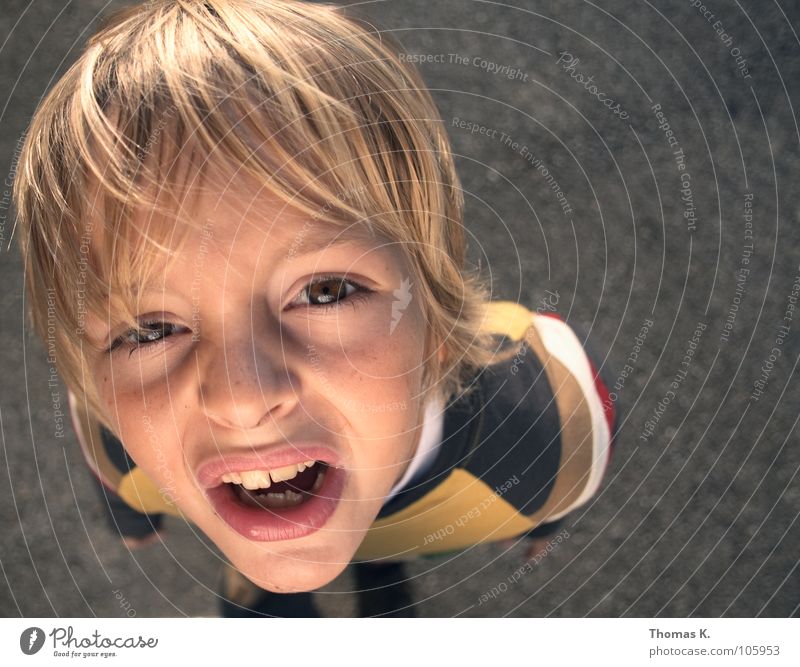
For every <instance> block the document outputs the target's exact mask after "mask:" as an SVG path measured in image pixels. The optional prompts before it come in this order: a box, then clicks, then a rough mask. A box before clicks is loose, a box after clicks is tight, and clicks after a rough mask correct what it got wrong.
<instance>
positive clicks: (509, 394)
mask: <svg viewBox="0 0 800 667" xmlns="http://www.w3.org/2000/svg"><path fill="white" fill-rule="evenodd" d="M489 312H490V317H489V318H487V319H488V320H489V321H490V322H491V323H492V327H493V328H492V330H493V331H495V332H497V333H499V334H501V335H505V336H508V337H509V338H510V339H511V340H513V341H516V342H518V343H521V345H519V349H518V351H517V353H516V354H515V355H514V357H513V358H511V359H509V360H507V361H504V362H502V363H500V364H497V365H492V366H489V367H487V368H486V369H484V373H483V377H482V381H481V389H482V398H483V401H484V410H483V412H484V415H485V420H486V423H485V424H484V426H483V428H482V437H481V441H480V442H479V443H478V444H477V446H476V448H475V450H474V452H472V454H471V456H470V459H469V461H468V463H467V468H468V470H469V471H470V472H471V473H472V474H474V475H475V476H477V477H480V478H482V479H484V480H485V481H486V482H487V483H488V484H489V485H490V486H491V487H493V488H508V489H509V491H508V494H507V496H506V499H507V500H508V501H509V502H511V503H512V504H513V505H514V506H515V507H517V508H518V509H519V511H520V512H522V513H524V514H526V515H528V516H530V517H531V518H533V519H535V521H536V522H537V523H538V522H541V521H544V520H551V521H552V520H555V519H558V518H560V517H562V516H564V515H565V514H567V513H568V512H569V511H571V510H572V509H575V508H576V507H578V506H580V505H582V504H583V503H585V502H587V501H588V500H589V498H591V496H592V495H593V494H594V493H595V492H596V491H597V490H598V488H599V486H600V483H601V481H602V478H603V475H604V472H605V469H606V466H607V463H608V460H609V456H610V446H611V440H612V435H613V429H614V426H615V421H616V415H615V414H614V413H613V405H611V404H610V402H609V401H608V400H607V399H608V392H607V390H606V383H605V382H604V381H603V380H602V379H601V376H600V374H599V373H598V372H597V367H600V366H602V365H603V364H602V363H601V361H600V360H599V359H598V357H597V355H596V354H594V353H593V352H591V351H589V349H588V346H587V344H586V339H585V336H582V334H581V333H580V332H578V331H576V329H575V328H573V326H571V325H570V324H568V323H567V322H565V321H564V320H563V319H562V318H561V317H559V316H558V315H557V314H555V313H553V312H547V313H538V312H532V311H530V310H529V309H527V308H524V307H523V306H520V305H519V304H516V303H513V302H493V303H492V304H490V310H489ZM593 357H594V359H593ZM520 473H521V474H522V477H521V476H520ZM515 475H516V478H515ZM523 477H524V478H523ZM514 479H519V480H520V483H519V484H516V483H514V482H513V481H512V482H511V483H509V480H514Z"/></svg>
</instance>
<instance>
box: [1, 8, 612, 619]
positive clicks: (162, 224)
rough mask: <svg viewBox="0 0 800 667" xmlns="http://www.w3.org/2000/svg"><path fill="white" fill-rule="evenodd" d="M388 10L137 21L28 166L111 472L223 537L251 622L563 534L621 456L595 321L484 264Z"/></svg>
mask: <svg viewBox="0 0 800 667" xmlns="http://www.w3.org/2000/svg"><path fill="white" fill-rule="evenodd" d="M369 28H370V27H369V26H367V25H366V24H362V23H361V22H358V21H356V20H354V19H351V18H347V17H345V16H344V15H343V14H342V12H341V10H339V9H338V8H336V7H333V6H328V5H322V4H309V3H301V2H286V1H277V0H211V1H209V2H200V1H199V0H156V1H153V2H148V3H146V4H143V5H140V6H136V7H134V8H131V9H128V10H126V11H124V12H122V13H119V14H117V15H115V17H114V18H113V19H112V20H111V21H110V22H109V23H108V24H107V25H106V26H105V27H104V28H103V29H102V30H101V31H100V32H99V33H97V34H96V35H95V36H94V37H92V39H91V40H90V41H89V45H88V47H87V49H86V51H85V53H84V54H83V55H82V57H81V58H80V59H79V60H78V62H77V63H76V64H75V65H74V66H73V67H72V68H71V69H70V70H69V71H68V72H67V74H66V75H65V76H64V77H63V78H62V79H61V81H59V83H58V84H57V85H56V86H55V87H54V88H53V90H52V91H51V92H50V93H49V94H48V96H47V98H46V99H45V100H44V101H43V103H42V105H41V107H40V108H39V109H38V110H37V113H36V115H35V117H34V119H33V121H32V124H31V129H30V132H29V135H28V137H27V140H26V142H25V147H24V149H23V153H22V155H21V159H20V165H21V166H20V170H19V176H18V180H17V182H16V184H15V203H16V206H17V211H18V214H19V221H20V224H21V228H22V238H21V245H22V251H23V254H24V259H25V265H26V274H27V285H28V289H29V299H30V303H31V304H32V317H33V321H34V325H35V326H36V328H37V330H38V331H39V333H40V334H41V335H43V336H44V335H45V332H48V318H52V317H53V316H54V317H55V319H56V322H57V326H56V327H55V328H54V329H55V330H54V332H53V335H52V336H50V337H49V338H48V340H49V341H50V340H52V346H53V348H54V351H55V357H56V360H57V363H58V364H59V369H60V372H61V375H62V377H63V379H64V381H65V383H66V384H67V386H68V388H69V390H70V394H71V406H72V414H73V422H74V424H75V426H76V431H77V432H78V437H79V440H80V441H81V443H82V446H83V448H84V451H85V452H86V455H87V460H88V462H89V464H90V466H91V467H92V469H93V470H94V472H95V473H96V474H97V476H98V478H99V479H100V481H101V482H102V483H103V485H104V489H106V493H107V497H108V498H109V503H110V504H111V505H112V507H114V506H116V507H117V508H121V507H123V506H127V507H128V508H131V509H132V510H135V511H136V512H137V514H133V515H129V518H128V523H127V524H126V525H120V526H119V527H120V529H121V531H122V532H123V534H126V535H128V536H129V538H130V539H131V540H138V541H141V540H142V539H144V540H145V541H146V540H147V537H146V534H147V533H148V532H152V531H153V530H154V529H156V528H157V526H158V522H159V520H160V518H159V517H160V515H161V513H163V512H170V513H172V514H174V515H176V516H179V517H181V518H183V519H186V520H189V521H191V522H193V523H194V524H195V525H196V526H197V527H198V528H200V529H201V530H202V531H203V532H204V533H206V534H207V535H208V536H209V537H210V538H211V539H212V541H213V542H214V543H215V544H216V545H217V546H218V547H219V548H220V549H221V551H222V552H223V554H224V555H225V557H226V558H227V559H228V560H229V561H230V563H231V566H232V567H231V569H230V570H229V571H228V574H227V575H226V589H225V590H226V593H228V594H229V596H232V597H233V598H234V599H233V600H230V601H229V602H228V606H224V607H223V613H225V614H227V615H237V614H240V613H247V612H248V610H249V609H254V610H255V611H257V612H260V613H264V614H270V615H301V616H302V615H313V614H314V613H315V610H314V609H313V606H312V604H311V597H310V594H309V591H312V590H313V589H315V588H318V587H320V586H323V585H324V584H326V583H328V582H330V581H331V580H332V579H334V578H335V577H336V576H338V574H339V573H341V571H342V570H343V569H344V568H345V567H346V566H347V565H348V564H349V563H350V562H351V561H353V560H354V559H355V560H356V561H357V562H359V563H360V565H359V566H358V567H359V569H358V571H357V572H358V573H359V581H360V582H363V583H366V584H370V583H372V584H375V582H377V583H378V585H367V586H365V587H366V588H368V589H370V590H374V589H376V588H378V586H379V585H383V583H386V582H396V581H398V580H402V570H401V568H399V566H398V565H397V563H398V562H401V561H402V560H404V559H407V558H411V557H417V556H424V555H430V554H441V553H446V552H450V551H453V550H460V549H465V548H471V547H472V546H473V545H476V544H479V543H483V542H488V541H498V540H507V539H510V538H516V537H518V536H520V535H523V534H525V533H528V532H530V531H532V530H538V533H537V534H538V535H540V536H541V535H543V534H546V532H547V531H552V530H553V529H554V527H555V522H556V521H558V520H559V519H561V518H562V517H563V516H564V515H565V514H566V513H568V512H569V511H571V510H572V509H574V508H576V507H578V506H579V505H582V504H584V503H585V502H586V501H587V500H588V499H589V498H590V497H591V496H592V495H593V494H594V493H595V492H596V490H597V488H598V486H599V484H600V480H601V478H602V475H603V471H604V469H605V467H606V465H607V462H608V459H609V454H610V443H611V439H612V434H613V431H614V422H615V415H614V412H613V405H612V403H611V402H610V401H607V400H606V401H605V405H604V404H603V401H604V399H607V392H606V391H605V387H604V384H603V382H602V381H601V380H600V378H599V377H598V376H597V373H596V369H595V367H594V365H593V363H592V362H591V361H590V360H589V358H588V357H587V356H586V354H585V353H584V351H583V350H582V348H581V346H580V342H579V340H578V338H577V337H576V336H575V334H574V333H573V332H572V330H571V329H570V328H569V327H568V326H567V325H566V324H565V323H563V322H562V321H560V320H559V319H558V318H555V317H547V316H544V315H538V314H534V313H532V312H530V311H528V310H527V309H526V308H524V307H523V306H520V305H518V304H513V303H507V302H499V303H492V302H490V299H489V293H488V290H487V289H486V288H485V286H484V285H483V284H482V283H481V282H480V280H479V278H478V276H475V275H473V274H471V273H470V272H468V271H467V270H466V269H465V268H464V264H465V240H464V233H463V227H462V215H463V213H462V211H463V199H462V196H461V191H460V187H459V183H458V178H457V175H456V173H455V169H454V165H453V161H452V156H451V154H450V150H449V144H448V141H447V137H446V134H445V132H444V129H443V127H442V123H441V121H440V120H439V117H438V113H437V111H436V108H435V105H434V103H433V101H432V100H431V98H430V95H429V94H428V92H427V91H426V89H425V86H424V84H423V82H422V80H421V78H420V76H419V74H418V73H417V72H416V71H415V70H414V69H413V67H412V66H410V65H409V64H408V63H405V62H402V60H401V58H400V57H399V51H398V49H397V48H396V47H395V46H394V45H392V44H391V43H390V42H388V41H387V40H386V38H385V37H383V36H381V37H377V36H375V35H374V34H373V33H372V32H370V29H369ZM52 288H55V290H54V291H53V290H52ZM48 290H50V291H48ZM45 294H47V295H48V299H50V301H52V298H53V295H54V299H55V302H54V304H52V307H51V305H50V303H48V302H47V301H46V300H45V298H44V295H45ZM595 365H597V361H595ZM604 408H605V409H604ZM116 516H118V517H120V520H125V519H124V516H125V515H124V513H121V512H118V513H117V515H116ZM131 516H132V517H133V521H131V520H130V517H131ZM142 521H145V522H146V524H145V526H146V528H145V529H144V530H142V529H141V527H140V526H139V527H137V522H138V524H141V522H142ZM537 527H539V528H538V529H537ZM385 563H388V564H385ZM238 573H240V574H238ZM240 575H243V576H240ZM250 582H251V583H250ZM252 584H255V587H253V586H252ZM395 590H400V589H399V588H398V587H395ZM376 599H384V601H385V599H387V596H382V595H378V596H376V595H374V594H372V595H370V594H369V593H366V594H364V595H363V596H362V602H363V604H362V613H364V614H367V613H370V612H374V613H389V612H392V611H396V612H397V611H399V612H400V613H402V609H399V608H400V607H402V606H403V605H402V604H399V603H398V600H397V599H396V600H394V604H393V607H392V605H390V607H392V608H385V609H381V608H379V606H376V604H375V600H376ZM398 599H402V591H400V592H399V593H398ZM240 603H241V604H240ZM242 610H244V611H242Z"/></svg>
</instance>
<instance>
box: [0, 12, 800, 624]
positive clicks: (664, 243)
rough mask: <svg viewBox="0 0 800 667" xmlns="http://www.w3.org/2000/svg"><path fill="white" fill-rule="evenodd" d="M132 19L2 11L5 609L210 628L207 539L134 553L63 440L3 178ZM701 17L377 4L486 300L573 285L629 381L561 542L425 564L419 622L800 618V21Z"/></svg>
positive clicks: (572, 309) (346, 593)
mask: <svg viewBox="0 0 800 667" xmlns="http://www.w3.org/2000/svg"><path fill="white" fill-rule="evenodd" d="M119 4H121V3H105V2H101V1H99V0H83V1H81V2H46V1H43V0H34V1H33V2H27V1H20V0H6V2H5V3H4V12H3V14H2V17H0V33H1V34H0V67H1V69H0V85H1V86H2V106H1V107H0V122H1V123H2V130H1V131H0V155H1V156H2V158H0V172H1V173H0V176H1V177H2V179H3V185H2V186H0V189H3V191H4V194H3V198H2V207H1V208H0V240H1V241H2V247H3V251H2V254H1V255H0V286H2V289H0V303H2V320H1V321H0V322H1V328H0V375H1V376H2V385H0V410H2V412H1V413H0V437H2V457H0V468H1V469H2V473H3V474H2V475H0V480H1V481H0V526H2V539H0V565H2V576H1V577H0V614H2V615H3V616H7V617H18V616H48V617H49V616H93V615H94V616H99V617H113V616H124V615H126V614H130V611H129V610H130V609H132V610H133V613H135V614H136V615H137V616H139V617H150V616H215V615H216V613H217V611H216V610H217V600H216V595H215V591H216V588H217V577H218V572H219V552H218V551H217V550H216V548H215V547H214V546H213V545H212V544H211V543H210V542H209V540H207V539H206V538H205V537H204V536H202V535H200V534H197V533H196V532H193V530H192V529H191V527H190V526H187V525H185V524H181V523H180V522H179V521H168V525H167V531H168V537H167V538H166V540H165V541H164V543H163V544H159V545H157V546H154V547H150V548H148V549H145V550H142V551H135V552H130V551H128V550H127V549H126V548H125V547H124V546H123V544H122V543H121V541H120V539H119V537H118V536H115V535H114V534H113V533H112V532H111V530H110V529H109V528H108V526H107V524H106V522H105V519H104V509H103V507H102V504H101V501H100V499H99V496H98V494H97V493H96V491H95V490H94V488H93V486H92V483H91V479H90V474H89V472H88V470H87V468H86V467H85V465H84V463H83V460H82V458H81V454H80V451H79V449H78V446H77V443H76V441H75V438H74V436H73V435H72V434H71V432H68V433H67V435H66V436H65V437H63V438H56V437H55V429H56V427H57V423H56V414H55V413H56V406H55V404H54V397H53V391H54V390H53V388H51V387H49V386H48V380H49V369H48V364H47V362H46V355H45V352H44V346H43V345H42V343H41V342H40V341H39V340H37V339H35V338H34V337H33V335H32V334H31V333H30V332H29V331H28V327H27V324H26V321H25V318H24V316H23V313H24V306H25V303H24V299H23V276H22V272H21V262H20V258H19V250H18V247H17V244H16V240H15V239H12V227H13V212H11V211H9V210H8V208H7V202H8V191H9V188H8V183H7V181H6V177H7V176H11V175H13V171H14V163H15V160H16V157H15V155H16V151H17V150H18V149H17V143H18V141H19V139H20V137H21V136H22V134H23V132H24V130H25V128H26V126H27V123H28V122H29V119H30V117H31V114H32V113H33V111H34V109H35V107H36V104H37V102H38V100H39V99H40V97H41V96H42V94H43V93H44V92H45V91H46V90H47V89H48V88H49V86H51V85H52V83H53V81H54V80H55V78H56V77H57V76H58V74H59V73H60V72H63V71H64V69H65V68H66V67H67V66H68V64H69V63H70V62H72V61H73V59H74V58H75V57H76V55H77V53H78V48H79V46H80V45H81V44H82V43H83V41H84V40H85V38H86V37H87V35H88V34H89V33H90V32H91V29H92V27H93V26H94V25H95V24H96V21H97V19H98V16H99V14H100V13H102V12H104V11H107V10H108V9H109V8H110V7H113V6H118V5H119ZM705 4H706V6H707V7H708V8H709V12H710V13H713V14H714V19H713V20H709V19H707V18H706V16H704V15H703V14H702V13H700V12H699V11H698V9H697V8H694V7H693V6H692V4H691V3H690V2H656V3H649V2H622V1H619V0H613V1H604V2H601V3H598V4H595V3H590V2H588V1H587V2H581V1H578V0H567V1H565V0H558V1H557V2H519V1H518V2H516V3H511V4H500V3H497V4H496V3H489V2H477V1H476V2H471V1H460V2H456V1H454V0H446V1H443V2H437V3H431V2H429V1H425V2H421V1H405V0H403V1H395V2H374V3H366V4H364V5H362V6H361V13H362V14H363V15H366V16H367V17H369V18H370V19H371V20H373V21H374V23H375V24H376V25H377V26H379V27H381V28H382V29H384V30H386V31H388V32H391V33H392V34H394V36H395V37H396V38H398V39H399V40H400V42H401V43H402V44H403V45H404V46H405V48H406V50H407V51H408V52H409V53H410V54H414V55H415V56H419V58H418V59H419V60H421V61H423V62H421V63H420V69H421V71H422V73H423V76H424V78H425V81H426V82H427V84H428V85H429V86H430V88H431V89H432V94H433V96H434V98H435V100H436V102H437V104H438V105H439V109H440V111H441V115H442V119H443V122H444V124H445V125H446V126H447V128H448V132H449V134H450V137H451V139H452V143H453V147H454V151H455V153H456V154H457V162H458V168H459V173H460V175H461V178H462V184H463V187H464V192H465V198H466V202H467V203H466V226H467V228H468V231H469V233H470V236H471V239H470V248H471V250H470V258H471V261H472V262H473V263H474V264H477V263H478V262H480V266H481V267H482V269H483V270H484V271H485V272H486V275H487V276H488V277H490V279H491V283H492V288H493V291H494V295H495V298H498V299H514V300H518V301H520V302H522V303H524V304H526V305H528V306H530V307H533V308H535V307H536V306H537V304H539V303H540V300H541V299H542V298H546V297H547V295H548V290H549V291H550V293H556V294H558V303H557V309H558V312H559V313H560V314H561V315H562V316H564V317H566V318H567V319H568V321H570V322H573V323H575V324H577V325H579V326H582V327H584V328H585V330H586V331H588V332H590V333H589V337H590V339H591V342H592V344H593V345H595V346H596V347H597V348H598V349H599V350H601V354H602V356H603V357H604V365H607V368H608V369H609V372H610V373H611V375H612V377H614V378H617V379H618V380H620V379H622V380H624V383H623V382H620V383H619V384H618V386H617V387H616V388H615V403H616V407H617V408H618V409H619V410H620V412H621V415H622V416H621V421H622V427H621V431H620V433H619V435H618V439H617V451H616V456H615V459H614V461H613V465H612V467H611V469H610V471H609V473H608V478H607V481H606V483H605V485H604V487H603V490H602V492H601V493H600V494H599V495H598V496H597V497H596V498H595V499H594V500H593V501H592V502H591V503H590V504H588V505H586V506H585V507H584V508H582V509H581V510H580V511H578V512H576V513H575V514H574V515H571V516H570V518H569V520H568V523H567V529H568V531H569V535H570V537H569V539H566V540H563V542H561V543H558V544H556V545H554V548H552V550H550V551H549V552H548V553H547V556H546V557H545V558H543V559H541V561H540V562H539V563H538V564H536V565H535V567H533V568H532V569H531V571H530V572H526V573H525V574H524V576H522V577H521V578H519V580H518V581H515V582H514V583H513V584H512V583H509V581H510V578H512V577H513V573H514V572H515V571H516V570H517V569H518V568H519V566H520V564H521V563H522V561H521V558H522V551H523V547H522V546H521V545H518V546H516V547H514V548H513V549H512V550H510V551H508V552H507V553H504V552H503V551H502V550H501V549H500V548H499V547H497V546H494V545H488V546H483V547H480V548H475V549H472V550H470V551H468V552H467V553H465V554H463V555H461V556H459V557H457V558H450V559H442V560H440V561H426V562H419V563H414V564H412V565H411V566H410V567H409V574H410V575H411V586H412V590H413V594H414V598H415V602H416V611H417V613H418V615H420V616H454V615H464V616H504V615H508V616H535V617H544V616H555V617H580V616H612V617H621V616H624V617H640V616H656V617H689V616H697V617H706V616H708V617H717V616H730V617H750V616H768V617H775V616H795V615H797V614H798V603H800V575H799V574H798V570H797V565H798V553H800V549H799V548H798V547H800V527H798V525H797V518H798V497H799V496H800V493H799V488H798V483H797V472H798V465H799V464H800V447H798V439H799V438H798V429H797V420H798V409H797V406H798V397H799V396H800V392H798V380H797V373H796V370H797V362H798V351H799V350H800V312H798V311H791V310H789V306H790V305H791V304H793V303H794V302H793V301H792V299H793V289H794V290H795V292H794V295H796V294H797V291H796V290H797V289H798V288H797V287H794V288H793V285H798V283H797V282H796V281H798V280H799V278H798V276H800V220H799V219H798V218H800V206H798V190H800V188H798V175H799V172H798V157H797V156H798V152H797V149H798V145H800V132H799V131H798V123H797V117H796V113H797V112H796V110H797V109H798V107H800V97H799V96H798V88H797V82H798V80H800V76H799V75H800V71H798V70H799V69H800V41H798V34H797V33H798V27H800V6H798V3H796V2H787V1H782V2H775V1H772V0H770V1H763V0H742V1H740V2H737V3H729V2H723V1H722V0H708V2H707V3H705ZM515 5H516V6H515ZM716 22H719V23H718V24H717V25H716V26H715V23H716ZM718 30H721V31H722V33H721V34H720V33H718ZM589 77H592V81H591V82H590V83H588V84H587V79H588V78H589ZM581 81H583V83H581ZM592 85H595V86H596V88H591V86H592ZM601 94H602V95H604V97H602V98H601V97H599V95H601ZM608 99H611V100H612V101H613V104H608V105H606V104H604V103H603V101H602V100H608ZM657 105H660V108H659V107H658V106H657ZM609 107H611V108H609ZM659 112H660V113H661V114H663V116H659V115H658V114H659ZM665 123H668V124H669V126H670V128H671V130H672V132H674V137H675V138H676V140H677V142H678V144H677V146H672V147H671V146H670V145H669V144H668V136H667V134H666V133H665V131H664V129H663V125H664V124H665ZM660 125H661V127H660ZM481 128H483V129H481ZM523 148H524V150H523ZM677 150H682V151H683V152H682V153H678V154H676V153H675V151H677ZM681 165H683V168H681ZM545 169H546V170H547V172H546V173H545ZM548 174H549V175H552V179H554V180H549V179H548V177H547V175H548ZM687 174H688V176H687ZM553 182H556V183H557V185H558V187H559V188H560V189H561V191H562V192H563V198H561V199H559V197H558V196H557V192H556V191H555V190H554V188H553ZM682 185H683V186H687V185H688V187H684V188H683V193H682ZM751 195H752V196H751ZM746 201H749V203H751V204H752V209H751V212H752V220H748V219H746V213H748V215H749V212H748V211H746V209H745V202H746ZM565 202H566V208H568V209H569V210H568V211H567V212H565ZM684 214H688V215H690V216H692V215H693V216H694V217H689V218H687V217H685V215H684ZM751 241H752V249H750V248H749V246H750V243H751ZM748 252H750V254H748ZM745 259H746V260H747V262H745V261H744V260H745ZM742 268H747V269H749V273H746V274H743V273H741V272H740V269H742ZM743 275H746V279H744V282H743V284H742V279H741V277H742V276H743ZM737 276H739V278H740V282H739V283H737ZM737 286H738V288H739V289H738V291H737ZM734 305H736V306H738V309H736V310H734V308H733V306H734ZM787 312H788V313H789V314H790V317H789V318H788V319H784V318H786V317H787ZM732 313H733V319H731V314H732ZM648 322H649V323H650V324H647V323H648ZM726 322H729V324H730V326H731V328H730V330H726V329H725V324H726ZM782 325H783V326H784V327H786V326H788V330H786V329H781V328H780V327H781V326H782ZM643 327H646V329H647V330H646V331H645V332H644V333H645V334H646V335H645V336H644V340H642V339H641V334H642V333H643ZM726 331H727V333H726ZM696 332H697V334H696ZM782 332H785V333H786V335H785V337H782V338H781V335H780V334H781V333H782ZM637 336H639V337H640V338H639V340H638V342H637ZM693 337H694V338H696V341H695V343H694V347H695V348H696V350H695V354H694V355H693V356H692V357H691V362H690V364H688V367H687V366H686V365H682V361H683V360H684V358H685V356H686V354H687V350H688V349H690V348H691V347H692V345H693V344H692V342H691V341H692V338H693ZM779 338H780V340H781V341H782V342H781V343H780V354H779V356H776V358H775V361H774V363H772V364H771V366H770V363H771V362H770V354H771V350H772V348H774V347H775V346H776V340H777V339H779ZM632 352H638V356H637V357H636V359H635V360H634V359H633V358H632V357H631V355H632ZM773 354H774V353H773ZM626 365H628V366H629V370H628V371H627V372H626V373H625V377H624V378H622V376H621V374H622V372H623V369H625V367H626ZM767 366H770V367H769V368H768V369H767V370H768V372H767V373H766V379H767V382H766V386H765V387H763V393H761V394H757V392H756V389H757V387H756V385H755V383H756V382H757V381H758V380H759V379H762V376H764V375H765V372H764V369H765V368H767ZM682 370H685V371H686V372H685V375H684V374H683V373H680V371H682ZM677 378H680V381H677V382H676V384H677V389H674V388H673V385H672V383H673V381H676V380H677ZM615 384H616V383H615ZM670 389H673V391H674V394H668V392H669V391H670ZM56 391H59V390H58V389H57V390H56ZM60 391H61V394H60V395H61V397H62V398H63V397H64V395H65V394H64V392H63V387H62V388H61V389H60ZM667 396H669V401H668V402H667V403H665V397H667ZM62 407H63V404H62ZM352 586H353V580H352V578H351V576H350V575H349V573H348V574H345V575H343V576H342V577H341V578H340V579H338V580H336V581H335V582H333V583H332V584H330V585H329V586H326V587H325V588H324V589H323V590H322V591H320V594H319V595H318V598H319V603H320V606H321V607H322V608H323V610H324V612H325V613H326V614H328V615H331V616H348V615H352V614H353V613H354V610H355V606H354V605H355V602H354V596H353V594H352V593H351V592H350V591H351V590H352ZM493 590H495V591H497V593H496V594H495V595H493V596H491V597H490V598H488V599H487V600H486V601H485V602H483V603H482V604H478V602H479V600H481V599H482V597H484V598H485V597H487V596H486V593H487V592H490V591H493ZM117 593H121V595H122V599H120V598H119V597H118V594H117Z"/></svg>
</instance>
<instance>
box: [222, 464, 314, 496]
mask: <svg viewBox="0 0 800 667" xmlns="http://www.w3.org/2000/svg"><path fill="white" fill-rule="evenodd" d="M313 465H314V461H313V460H311V461H303V462H302V463H293V464H292V465H290V466H283V468H274V469H273V470H246V471H242V472H229V473H225V474H224V475H223V476H222V481H223V483H228V484H241V485H242V486H243V487H244V488H245V489H248V490H250V491H252V490H254V489H267V488H269V486H270V484H272V482H284V481H286V480H287V479H292V478H293V477H295V476H296V475H297V474H298V473H301V472H303V471H304V470H305V469H306V468H310V467H311V466H313Z"/></svg>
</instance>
